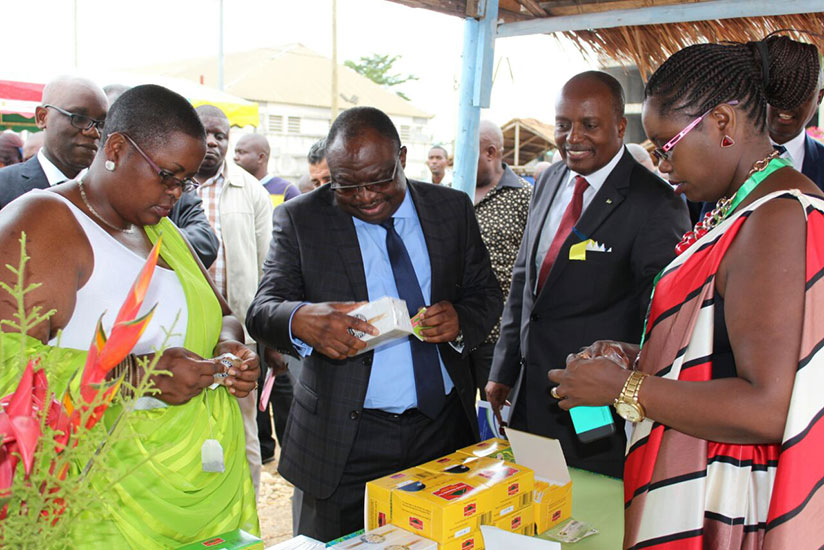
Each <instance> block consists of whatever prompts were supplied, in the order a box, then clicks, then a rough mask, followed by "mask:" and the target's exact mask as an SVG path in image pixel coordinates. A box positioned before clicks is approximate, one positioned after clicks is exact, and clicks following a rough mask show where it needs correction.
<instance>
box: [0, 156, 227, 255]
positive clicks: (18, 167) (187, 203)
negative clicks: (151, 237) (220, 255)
mask: <svg viewBox="0 0 824 550" xmlns="http://www.w3.org/2000/svg"><path fill="white" fill-rule="evenodd" d="M48 187H49V180H48V178H46V173H45V172H44V171H43V167H42V166H41V165H40V161H39V160H37V155H35V156H33V157H32V158H30V159H29V160H27V161H26V162H23V163H19V164H12V165H11V166H6V167H5V168H2V169H0V208H3V207H4V206H6V205H7V204H8V203H10V202H11V201H13V200H14V199H16V198H17V197H19V196H20V195H23V194H25V193H28V192H29V191H31V190H32V189H48ZM169 219H170V220H172V221H173V222H174V223H175V225H177V226H178V227H179V228H180V230H181V231H182V232H183V234H184V235H185V236H186V238H187V239H188V240H189V242H190V243H191V244H192V247H193V248H194V249H195V252H196V253H197V255H198V257H199V258H200V261H201V262H203V265H205V266H206V267H209V266H210V265H212V262H214V261H215V258H217V249H218V245H219V243H218V240H217V236H216V235H215V232H214V231H213V230H212V226H211V225H209V220H208V219H206V214H205V212H203V201H202V200H201V199H200V197H198V196H197V195H196V194H195V193H194V192H190V193H182V194H181V195H180V200H178V201H177V203H176V204H175V206H174V208H172V211H171V213H170V214H169Z"/></svg>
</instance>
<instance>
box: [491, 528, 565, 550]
mask: <svg viewBox="0 0 824 550" xmlns="http://www.w3.org/2000/svg"><path fill="white" fill-rule="evenodd" d="M481 534H482V535H483V537H484V546H485V547H486V550H512V549H513V548H517V549H518V550H561V543H560V542H553V541H551V540H544V539H539V538H535V537H527V536H525V535H519V534H517V533H510V532H509V531H504V530H503V529H498V528H497V527H493V526H491V525H481Z"/></svg>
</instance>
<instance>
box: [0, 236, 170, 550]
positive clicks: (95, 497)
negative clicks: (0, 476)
mask: <svg viewBox="0 0 824 550" xmlns="http://www.w3.org/2000/svg"><path fill="white" fill-rule="evenodd" d="M20 244H21V256H20V264H19V265H18V266H17V267H12V266H10V265H7V266H6V268H7V269H9V270H10V271H11V272H12V273H13V274H14V275H15V277H16V280H15V282H14V284H13V286H10V285H7V284H5V283H0V287H2V289H3V290H5V291H6V292H8V293H9V294H10V295H11V297H12V300H13V301H14V302H15V303H16V304H17V312H16V313H15V314H14V320H13V321H11V320H3V321H1V322H0V326H2V328H3V329H6V330H7V332H17V331H19V332H21V333H22V334H26V333H27V332H29V330H31V328H33V327H34V326H35V325H37V324H38V323H41V322H43V321H45V320H46V319H48V317H50V316H51V315H52V314H53V313H54V310H51V311H48V312H46V313H44V314H42V313H41V311H42V309H41V308H40V307H37V306H36V307H33V308H32V309H31V311H28V312H27V311H26V309H25V296H26V294H28V293H29V292H31V291H32V290H34V289H36V288H37V287H39V286H40V284H39V283H32V284H29V285H26V283H25V281H24V273H25V267H26V263H27V262H28V260H29V256H27V254H26V240H25V234H23V235H22V236H21V239H20ZM165 334H166V338H165V341H164V343H163V345H162V346H161V349H164V348H165V347H166V346H167V342H168V339H169V337H170V335H171V334H172V332H171V330H168V331H165ZM43 348H44V350H43V354H42V355H40V358H41V363H40V365H39V367H41V368H44V369H45V370H46V373H47V375H49V373H50V372H51V371H52V370H53V368H54V367H55V365H54V364H50V363H49V361H50V360H51V361H54V357H60V356H59V355H49V356H48V358H47V357H46V355H45V352H46V351H47V349H48V348H46V347H45V346H43ZM160 356H161V353H160V352H157V353H155V354H154V355H153V356H152V359H151V360H149V359H148V358H141V359H139V360H138V361H139V362H140V364H141V367H142V368H143V369H145V374H144V375H143V376H142V378H141V380H140V382H138V383H137V385H136V386H131V385H130V384H128V383H127V382H125V381H123V380H122V379H121V380H115V381H112V382H110V383H107V384H110V385H117V384H121V390H120V392H119V394H118V396H116V397H115V399H114V401H113V402H112V404H111V406H110V407H109V409H108V411H107V413H106V415H105V416H104V418H103V420H101V421H100V422H99V423H97V425H95V426H94V427H93V428H91V429H86V428H85V426H86V424H87V421H88V420H89V418H90V416H91V415H92V414H93V411H94V409H95V408H97V407H98V406H100V405H103V404H104V399H105V397H104V394H105V392H104V391H99V392H98V396H97V398H96V399H95V400H94V401H93V402H92V403H91V404H90V406H89V407H88V409H87V410H86V412H83V413H81V416H80V422H79V427H78V428H77V430H76V432H75V433H74V434H73V435H72V436H71V437H70V438H69V440H68V443H67V444H66V445H65V447H64V446H63V445H61V444H59V443H58V442H56V441H55V436H57V435H60V433H61V432H58V431H56V430H54V429H52V428H50V427H49V426H48V425H47V422H46V414H42V415H41V416H40V428H41V433H42V436H41V437H40V439H39V441H38V444H37V449H36V451H35V462H34V466H33V468H32V471H31V475H30V476H29V478H28V479H26V478H25V476H24V472H23V466H22V463H19V464H18V466H17V471H16V473H15V476H14V481H13V483H12V487H11V492H10V495H9V496H7V497H6V498H5V499H2V498H0V508H2V507H3V505H7V509H6V514H7V515H6V517H5V519H3V520H0V548H15V549H20V550H27V549H31V550H35V549H36V550H69V549H72V548H76V534H75V537H72V534H73V526H76V520H77V519H78V518H80V517H82V516H87V517H88V515H89V514H92V515H100V514H103V513H104V512H103V511H104V509H105V508H106V506H107V505H109V504H111V503H112V502H114V499H116V495H115V494H114V492H113V490H112V488H113V486H114V485H115V484H117V483H118V482H120V481H121V480H122V479H123V478H124V477H125V476H128V475H129V474H130V473H131V471H132V470H129V471H124V470H122V469H120V468H118V467H117V463H116V462H113V461H112V457H113V454H114V453H113V452H112V449H113V448H114V446H115V445H123V444H124V443H125V444H128V443H127V441H128V440H130V439H133V438H135V437H137V436H136V435H135V434H134V433H132V432H131V431H130V430H129V429H128V427H127V426H128V423H127V422H124V419H125V418H126V417H127V416H128V415H129V414H131V412H132V411H133V410H134V405H135V402H136V401H137V399H139V398H140V397H141V396H146V395H152V394H153V393H156V392H157V390H155V389H154V388H153V382H152V381H151V377H152V376H153V375H156V374H160V373H166V374H170V373H168V372H166V371H162V370H158V369H157V368H156V365H157V361H158V360H159V358H160ZM30 359H34V357H32V356H31V355H27V353H26V351H25V346H21V350H20V352H19V354H18V356H17V357H4V358H3V363H2V365H3V367H4V368H14V367H15V366H16V365H20V368H19V373H22V372H23V368H24V366H25V365H26V364H27V363H28V361H29V360H30ZM82 368H83V367H82V365H81V367H80V369H79V370H78V371H77V372H76V373H75V375H76V376H78V377H79V375H80V373H81V372H82ZM18 376H19V374H18ZM49 378H50V387H49V392H50V395H49V396H48V398H47V402H50V401H51V400H52V399H56V400H57V401H59V402H61V403H62V402H63V395H55V394H54V392H53V390H54V388H53V387H52V384H51V377H49ZM14 385H15V386H16V384H14ZM107 387H108V386H107ZM67 391H71V390H67ZM75 402H76V403H80V397H79V396H78V397H77V399H76V400H75ZM43 408H44V409H47V405H44V407H43ZM139 466H140V464H139V465H137V466H134V467H135V468H136V467H139ZM83 535H84V536H88V535H91V536H93V534H92V533H84V534H83Z"/></svg>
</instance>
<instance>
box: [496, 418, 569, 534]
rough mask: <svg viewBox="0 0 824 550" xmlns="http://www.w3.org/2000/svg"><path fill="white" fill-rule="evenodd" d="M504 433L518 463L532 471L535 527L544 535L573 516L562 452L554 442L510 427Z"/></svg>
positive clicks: (567, 472)
mask: <svg viewBox="0 0 824 550" xmlns="http://www.w3.org/2000/svg"><path fill="white" fill-rule="evenodd" d="M506 434H507V437H509V443H510V444H511V445H512V450H513V454H514V456H515V459H516V461H517V463H518V464H523V465H525V466H529V467H532V468H533V469H534V471H535V494H534V502H533V508H534V513H535V527H536V532H537V533H539V534H540V533H543V532H544V531H546V530H547V529H549V528H551V527H553V526H555V525H557V524H558V523H561V522H562V521H565V520H566V519H567V518H569V517H570V516H571V515H572V480H571V479H570V477H569V470H568V469H567V465H566V460H565V459H564V452H563V450H562V449H561V444H560V443H559V442H558V440H556V439H549V438H547V437H541V436H539V435H533V434H528V433H526V432H521V431H518V430H513V429H512V428H507V430H506Z"/></svg>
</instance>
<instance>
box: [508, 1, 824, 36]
mask: <svg viewBox="0 0 824 550" xmlns="http://www.w3.org/2000/svg"><path fill="white" fill-rule="evenodd" d="M818 11H821V0H781V2H776V1H775V0H748V1H747V2H731V1H729V0H710V1H708V2H695V3H689V4H673V5H664V6H650V7H643V8H636V9H625V10H611V11H605V12H600V13H582V14H579V15H562V16H557V17H544V18H540V19H531V20H528V21H516V22H514V23H503V24H501V25H498V38H501V37H505V36H523V35H528V34H541V33H552V32H562V31H580V30H587V29H609V28H614V27H624V26H627V25H656V24H665V23H679V22H687V21H705V20H712V19H734V18H737V17H761V16H770V15H791V14H799V13H811V12H818Z"/></svg>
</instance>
